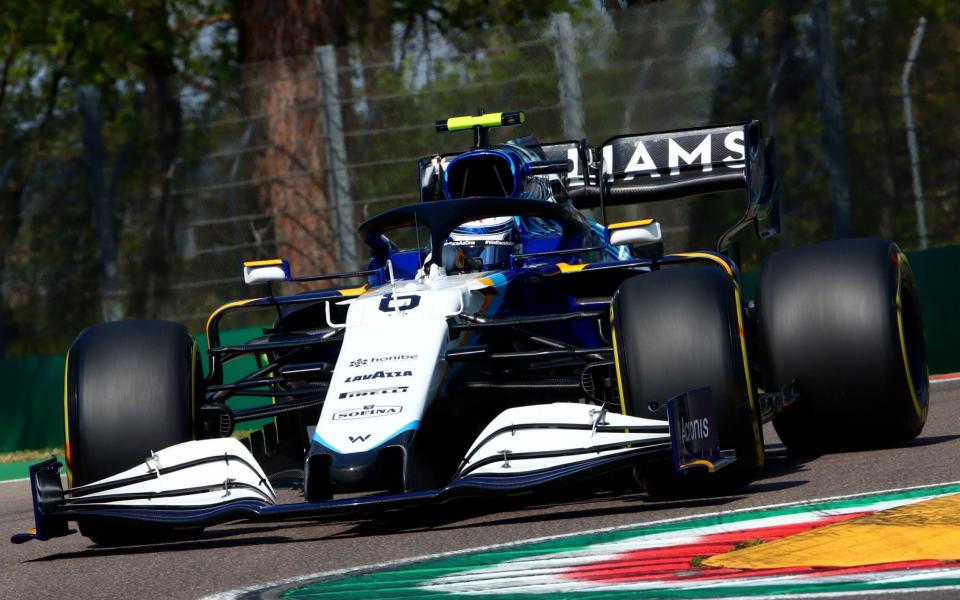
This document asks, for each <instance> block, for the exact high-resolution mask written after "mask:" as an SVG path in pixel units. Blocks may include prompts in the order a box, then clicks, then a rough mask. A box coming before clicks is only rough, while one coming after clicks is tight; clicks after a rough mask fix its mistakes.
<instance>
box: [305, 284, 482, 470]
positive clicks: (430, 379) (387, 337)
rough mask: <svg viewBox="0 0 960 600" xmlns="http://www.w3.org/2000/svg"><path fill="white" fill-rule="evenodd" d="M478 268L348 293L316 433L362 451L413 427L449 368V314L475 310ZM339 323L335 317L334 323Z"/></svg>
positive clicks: (324, 441) (340, 448) (337, 448)
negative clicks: (338, 345)
mask: <svg viewBox="0 0 960 600" xmlns="http://www.w3.org/2000/svg"><path fill="white" fill-rule="evenodd" d="M480 279H481V277H479V276H477V275H454V276H446V275H442V274H439V273H437V272H436V271H434V273H433V274H432V276H429V277H420V278H418V280H417V281H415V282H410V281H407V282H403V284H399V285H397V286H396V291H395V294H394V290H393V288H392V286H389V285H388V286H385V287H382V288H380V289H378V290H376V291H375V292H373V293H370V294H366V295H363V296H360V297H359V298H357V299H354V300H347V301H346V302H349V303H350V307H349V309H348V311H347V320H346V323H345V326H346V332H345V336H344V341H343V346H342V348H341V350H340V355H339V357H338V358H337V364H336V367H335V368H334V371H333V377H332V379H331V382H330V388H329V390H328V391H327V396H326V399H325V401H324V404H323V411H322V413H321V415H320V420H319V421H318V423H317V427H316V429H315V431H314V435H313V439H314V440H315V441H317V442H318V443H320V444H321V445H323V446H325V447H327V448H329V449H330V450H332V451H334V452H337V453H339V454H348V453H354V452H366V451H369V450H372V449H374V448H376V447H377V446H379V445H381V444H383V443H384V442H386V441H387V440H390V439H391V438H393V437H394V436H396V435H398V434H399V433H401V432H403V431H407V430H410V429H416V428H417V427H418V425H419V422H420V418H421V416H422V415H423V413H424V412H425V410H426V409H427V404H428V403H429V401H430V399H431V398H433V397H434V395H435V392H436V390H437V386H439V385H440V384H441V381H442V379H443V377H444V375H445V374H446V372H447V364H446V363H445V362H444V361H443V354H444V352H445V351H446V350H447V348H448V347H450V346H451V345H452V344H454V343H455V342H450V340H449V339H448V337H449V334H448V327H447V319H448V318H449V317H451V316H453V315H457V314H459V313H461V312H465V313H467V314H475V313H477V312H479V311H480V309H481V307H482V305H483V302H484V297H483V295H482V294H479V293H476V291H475V290H478V289H482V288H484V287H486V284H484V283H481V282H480ZM334 325H336V324H334Z"/></svg>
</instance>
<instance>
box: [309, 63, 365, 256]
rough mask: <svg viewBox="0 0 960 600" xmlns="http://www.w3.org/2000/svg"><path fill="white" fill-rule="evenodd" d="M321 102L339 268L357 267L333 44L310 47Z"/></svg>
mask: <svg viewBox="0 0 960 600" xmlns="http://www.w3.org/2000/svg"><path fill="white" fill-rule="evenodd" d="M313 58H314V64H315V68H316V70H317V79H318V80H319V82H320V85H319V92H320V104H321V106H322V107H323V116H324V129H325V131H324V133H325V134H326V151H327V169H328V171H327V182H328V183H327V185H328V188H329V194H330V200H331V205H332V206H333V209H334V215H335V217H334V218H335V219H336V223H335V227H334V230H335V231H336V238H337V239H336V251H337V262H338V263H339V265H338V266H339V268H341V269H353V268H356V266H357V265H356V262H357V244H356V232H355V231H354V218H353V203H352V202H351V199H350V172H349V171H348V170H347V167H348V165H347V144H346V141H345V140H344V136H343V109H342V105H341V100H340V85H339V81H338V79H337V55H336V50H335V49H334V47H333V46H332V45H329V44H328V45H324V46H317V47H316V48H314V50H313Z"/></svg>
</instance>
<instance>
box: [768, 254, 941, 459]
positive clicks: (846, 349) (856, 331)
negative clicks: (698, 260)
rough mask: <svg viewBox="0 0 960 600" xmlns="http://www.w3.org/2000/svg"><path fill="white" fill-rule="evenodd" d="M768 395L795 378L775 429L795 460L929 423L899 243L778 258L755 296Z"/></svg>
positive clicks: (923, 367)
mask: <svg viewBox="0 0 960 600" xmlns="http://www.w3.org/2000/svg"><path fill="white" fill-rule="evenodd" d="M757 310H758V323H759V330H760V343H761V345H762V349H763V350H762V354H763V356H764V364H763V367H764V368H763V370H764V372H765V384H766V387H767V389H769V390H775V389H778V388H779V387H780V386H783V385H784V384H788V383H790V382H791V381H792V380H793V379H794V378H796V379H797V381H798V383H799V387H800V399H799V400H798V401H797V402H796V403H795V404H793V405H791V406H789V407H787V409H786V410H784V411H783V412H782V413H780V414H778V415H777V416H776V417H775V418H774V421H773V424H774V427H775V428H776V430H777V434H778V435H779V436H780V439H781V441H782V442H783V444H784V445H785V446H786V447H787V448H788V449H789V450H790V451H791V452H793V453H796V454H812V453H818V452H823V451H828V450H836V449H845V448H856V447H876V446H888V445H893V444H898V443H903V442H906V441H909V440H911V439H913V438H915V437H916V436H917V435H919V433H920V431H921V430H922V429H923V425H924V422H925V421H926V418H927V401H928V397H929V393H928V387H929V381H928V375H927V357H926V346H925V340H924V336H923V324H922V320H921V315H920V305H919V303H918V301H917V291H916V287H915V286H914V282H913V274H912V272H911V271H910V265H909V263H908V262H907V258H906V256H904V254H903V253H902V252H901V251H900V249H899V248H898V247H897V245H896V244H894V243H893V242H890V241H887V240H880V239H852V240H835V241H830V242H824V243H820V244H815V245H813V246H807V247H802V248H794V249H790V250H784V251H781V252H777V253H775V254H773V255H771V256H770V257H768V258H767V260H766V261H765V262H764V264H763V268H762V269H761V271H760V278H759V281H758V287H757Z"/></svg>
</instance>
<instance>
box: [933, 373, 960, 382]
mask: <svg viewBox="0 0 960 600" xmlns="http://www.w3.org/2000/svg"><path fill="white" fill-rule="evenodd" d="M951 381H960V373H952V374H951V376H950V377H942V378H938V379H930V385H933V384H935V383H950V382H951Z"/></svg>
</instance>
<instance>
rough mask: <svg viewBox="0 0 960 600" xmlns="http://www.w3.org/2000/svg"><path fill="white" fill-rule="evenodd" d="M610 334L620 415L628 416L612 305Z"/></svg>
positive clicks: (611, 306)
mask: <svg viewBox="0 0 960 600" xmlns="http://www.w3.org/2000/svg"><path fill="white" fill-rule="evenodd" d="M610 333H611V335H612V336H613V368H614V370H616V372H617V390H618V391H619V392H620V414H622V415H625V414H627V400H626V398H627V397H626V396H625V395H624V393H623V376H622V375H621V374H620V355H619V354H618V353H617V328H616V327H614V326H613V305H612V304H611V305H610Z"/></svg>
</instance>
